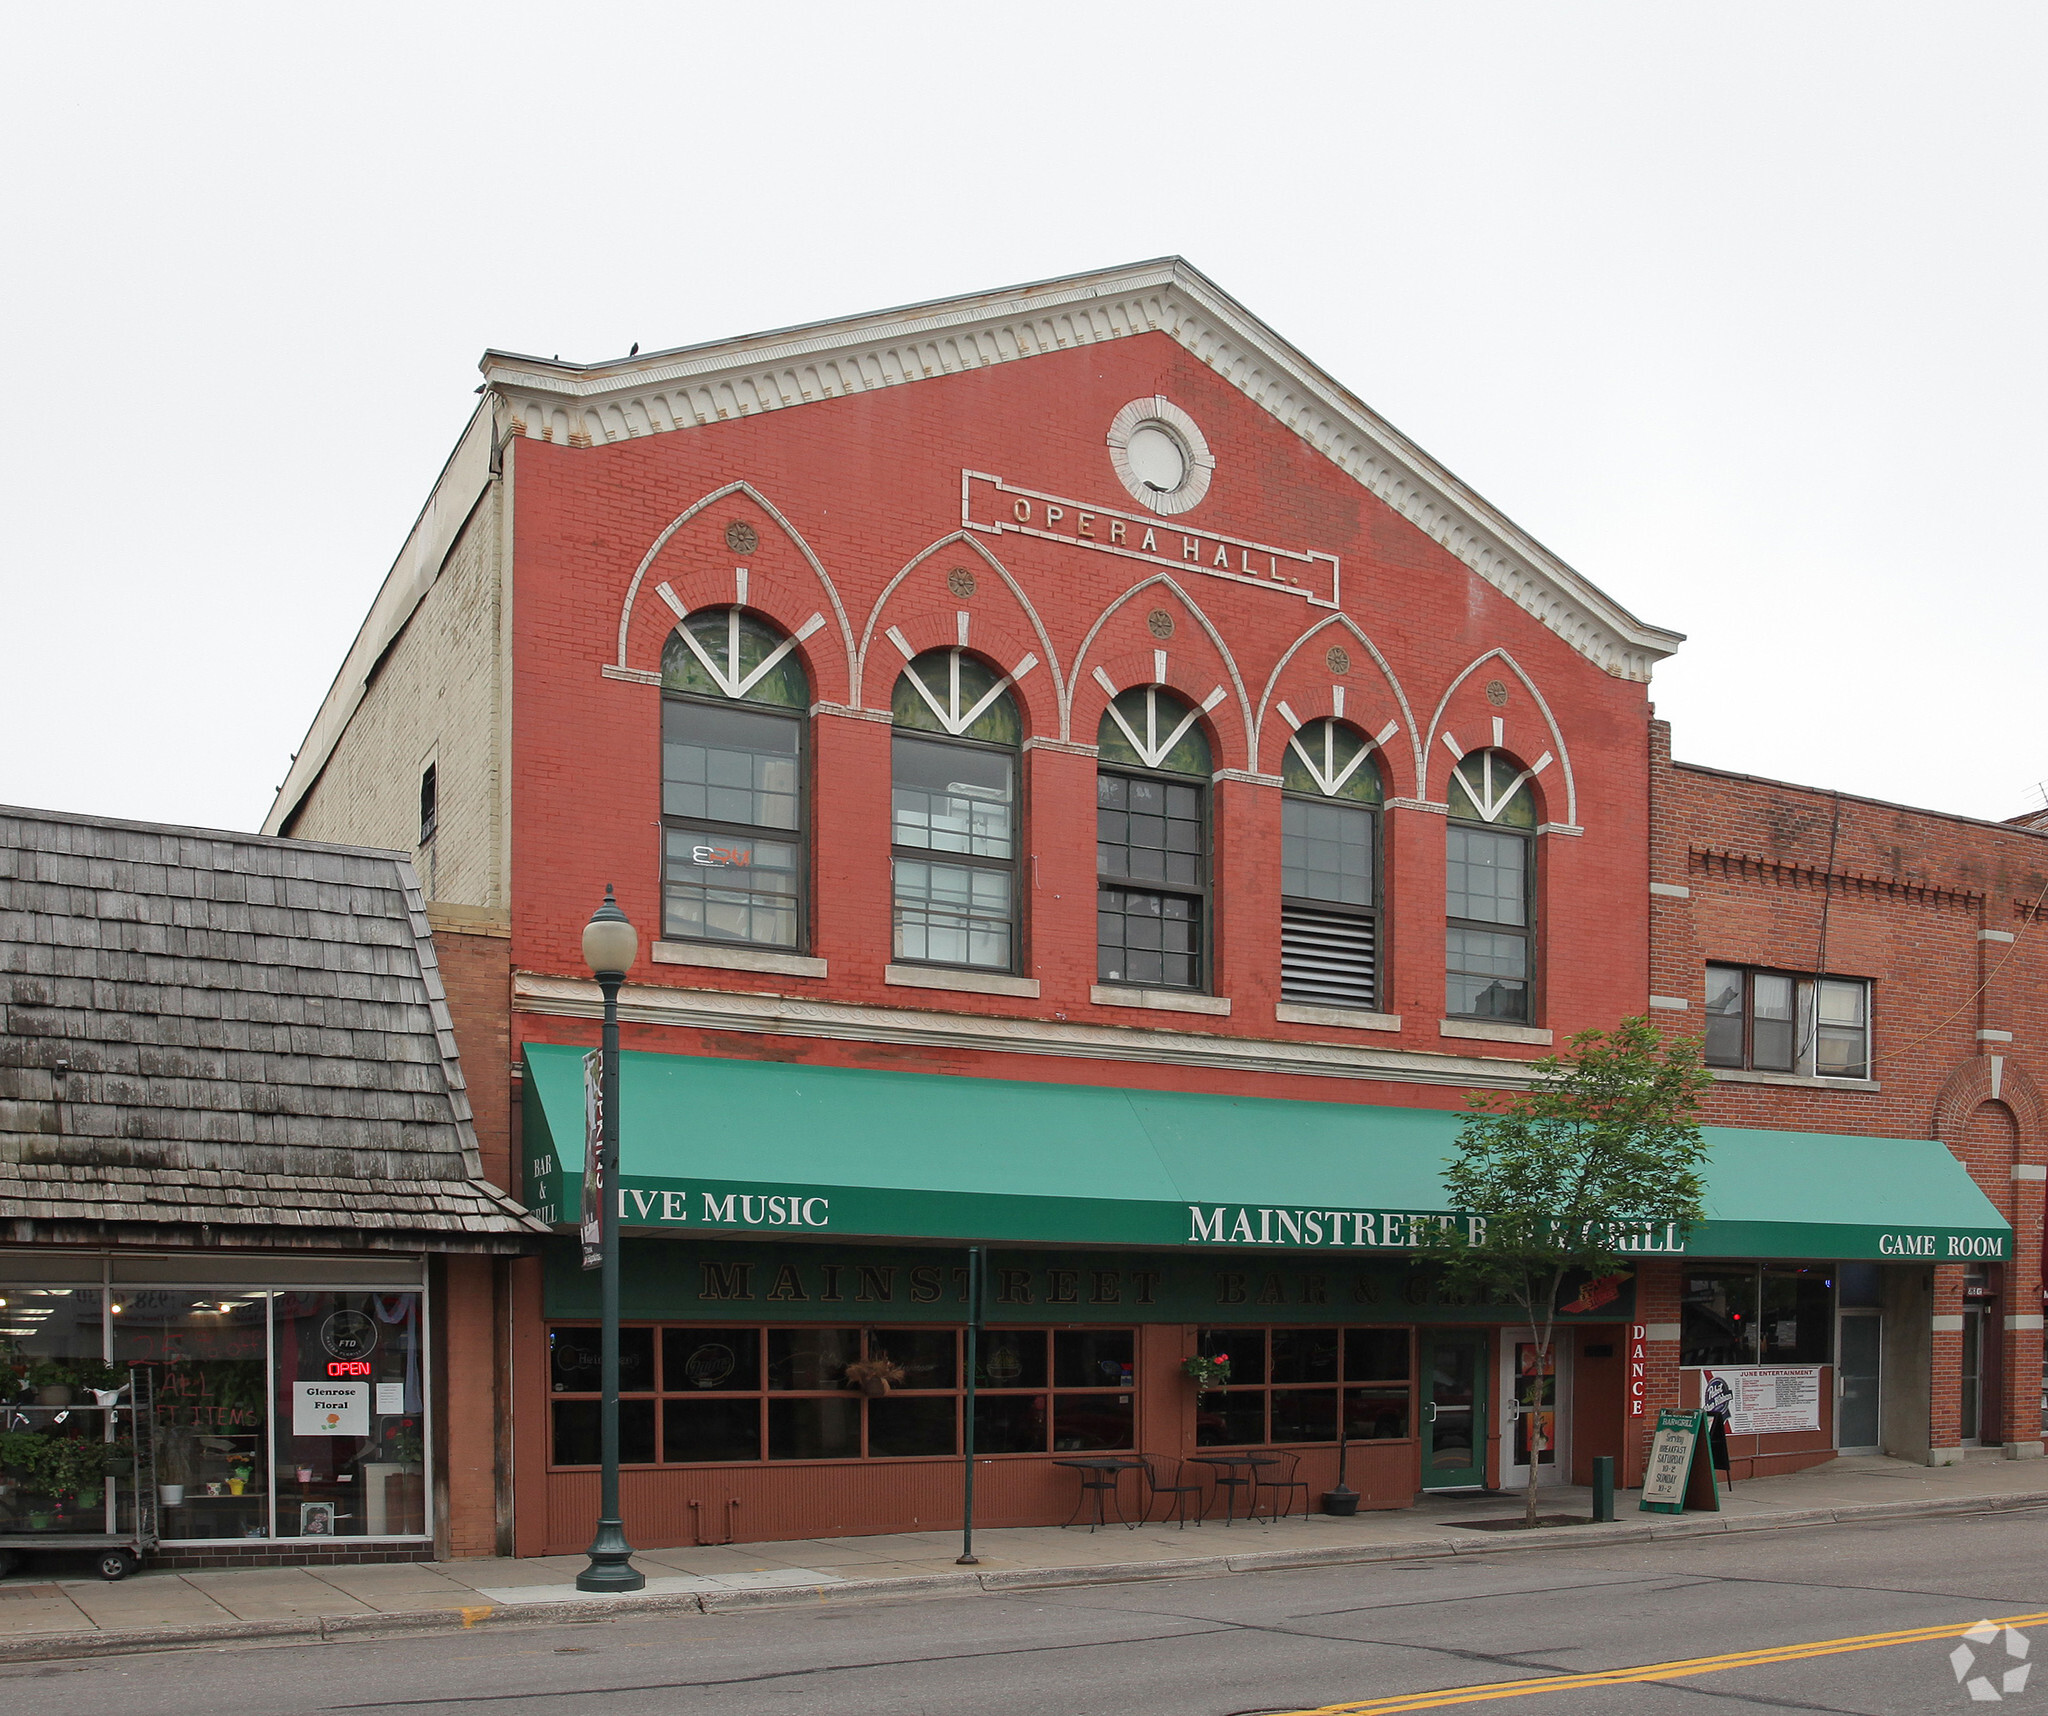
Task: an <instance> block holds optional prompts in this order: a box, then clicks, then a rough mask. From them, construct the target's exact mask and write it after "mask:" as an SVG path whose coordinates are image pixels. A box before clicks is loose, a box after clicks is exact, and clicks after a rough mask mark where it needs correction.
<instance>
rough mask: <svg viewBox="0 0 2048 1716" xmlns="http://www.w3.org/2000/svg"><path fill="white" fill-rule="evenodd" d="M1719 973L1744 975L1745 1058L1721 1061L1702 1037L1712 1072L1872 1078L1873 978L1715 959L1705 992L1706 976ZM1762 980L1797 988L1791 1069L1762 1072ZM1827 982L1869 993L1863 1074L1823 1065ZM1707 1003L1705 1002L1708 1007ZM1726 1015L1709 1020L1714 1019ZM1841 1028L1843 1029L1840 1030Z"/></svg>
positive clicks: (1865, 1010)
mask: <svg viewBox="0 0 2048 1716" xmlns="http://www.w3.org/2000/svg"><path fill="white" fill-rule="evenodd" d="M1713 971H1735V972H1739V973H1741V976H1742V1011H1741V1019H1742V1055H1741V1058H1740V1059H1739V1060H1729V1059H1727V1058H1726V1057H1723V1058H1722V1059H1719V1060H1716V1059H1714V1058H1712V1056H1711V1055H1710V1054H1708V1053H1707V1052H1706V1051H1705V1049H1704V1043H1705V1041H1706V1036H1707V1034H1706V1033H1705V1032H1703V1033H1702V1045H1703V1046H1702V1055H1701V1058H1702V1059H1703V1060H1704V1061H1705V1063H1706V1065H1708V1066H1709V1067H1718V1068H1721V1069H1722V1070H1723V1071H1728V1072H1769V1073H1782V1074H1784V1075H1786V1076H1788V1077H1793V1078H1818V1079H1834V1080H1839V1081H1844V1082H1848V1081H1860V1080H1864V1079H1868V1078H1869V1077H1870V1069H1871V1066H1872V1063H1873V1061H1874V1060H1875V1051H1874V1047H1873V1041H1874V1038H1875V1036H1876V1027H1877V1020H1876V1007H1875V1001H1876V985H1875V984H1874V983H1873V982H1872V981H1871V979H1869V978H1868V977H1851V976H1845V975H1842V974H1840V973H1836V972H1824V973H1821V972H1812V971H1793V970H1789V969H1787V968H1786V967H1784V966H1779V965H1743V964H1740V963H1738V962H1737V961H1735V960H1732V959H1710V960H1708V961H1706V963H1705V967H1704V970H1703V972H1702V989H1703V990H1704V986H1705V973H1706V972H1713ZM1759 977H1782V978H1784V979H1785V980H1786V981H1787V982H1789V983H1790V984H1791V985H1792V1019H1791V1025H1792V1064H1791V1065H1790V1066H1787V1067H1759V1066H1758V1065H1757V1064H1756V979H1757V978H1759ZM1823 983H1852V984H1857V985H1860V986H1861V988H1862V990H1863V1063H1862V1068H1861V1070H1860V1071H1858V1072H1853V1073H1826V1072H1821V1071H1820V1070H1819V1066H1820V1034H1821V1031H1822V1029H1823V1028H1824V1027H1823V1023H1822V1020H1821V1017H1820V997H1821V985H1822V984H1823ZM1703 1004H1704V1003H1703ZM1720 1017H1725V1015H1721V1014H1714V1015H1708V1019H1709V1024H1711V1021H1712V1019H1714V1018H1720ZM1835 1028H1836V1029H1840V1028H1841V1027H1839V1026H1838V1027H1835Z"/></svg>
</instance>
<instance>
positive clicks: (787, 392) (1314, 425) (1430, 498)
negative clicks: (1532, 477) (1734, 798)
mask: <svg viewBox="0 0 2048 1716" xmlns="http://www.w3.org/2000/svg"><path fill="white" fill-rule="evenodd" d="M1154 332H1156V333H1163V334H1166V335H1168V336H1169V337H1171V338H1172V339H1174V340H1176V341H1178V342H1179V343H1180V344H1181V345H1182V346H1184V347H1185V348H1186V349H1187V350H1188V351H1189V352H1191V353H1192V354H1193V355H1194V356H1195V357H1197V358H1199V359H1200V360H1201V361H1202V362H1203V363H1205V364H1207V365H1208V366H1209V367H1210V368H1211V369H1213V370H1215V371H1216V372H1217V373H1218V374H1219V375H1221V376H1222V377H1223V378H1224V379H1225V380H1227V381H1229V382H1230V383H1231V384H1232V385H1233V386H1235V387H1236V388H1238V389H1239V390H1240V391H1241V392H1242V393H1244V395H1245V396H1246V397H1247V398H1249V399H1251V400H1253V401H1254V402H1255V403H1257V404H1258V405H1259V406H1260V407H1262V408H1263V409H1264V410H1266V411H1267V412H1269V413H1270V414H1271V415H1272V416H1273V417H1275V418H1277V419H1278V420H1279V421H1280V422H1281V423H1283V424H1285V425H1286V426H1287V427H1288V428H1289V429H1291V430H1292V431H1293V432H1294V433H1295V434H1297V435H1299V436H1300V437H1301V438H1302V439H1303V440H1304V441H1306V442H1308V444H1309V445H1310V446H1312V447H1314V448H1315V449H1316V450H1317V451H1318V452H1320V453H1322V454H1323V455H1324V457H1326V458H1328V459H1329V460H1330V461H1331V462H1332V463H1334V464H1336V465H1338V466H1339V467H1340V468H1342V469H1343V470H1344V471H1345V472H1347V473H1348V474H1349V475H1350V476H1351V477H1353V478H1354V479H1355V480H1356V481H1357V482H1359V483H1360V484H1361V485H1363V486H1364V487H1365V488H1366V489H1368V490H1369V491H1371V493H1373V494H1374V495H1376V496H1377V497H1378V498H1379V499H1380V500H1381V501H1383V502H1385V503H1386V505H1388V506H1389V507H1391V508H1393V510H1394V511H1396V512H1398V513H1399V514H1400V515H1401V516H1402V517H1403V518H1406V519H1407V520H1408V521H1409V522H1410V523H1411V524H1413V525H1415V526H1416V527H1417V528H1418V529H1419V530H1421V531H1423V532H1424V533H1425V534H1426V535H1428V536H1430V537H1431V538H1432V539H1434V540H1435V541H1436V542H1438V543H1440V544H1441V545H1442V546H1443V547H1444V548H1445V549H1446V550H1448V551H1449V552H1450V553H1451V554H1453V555H1455V556H1456V557H1457V558H1458V559H1459V560H1460V561H1462V562H1463V563H1464V564H1465V565H1466V566H1467V567H1469V568H1470V569H1471V570H1472V571H1473V572H1475V573H1477V574H1478V575H1479V576H1480V577H1482V578H1484V579H1485V580H1486V581H1487V582H1488V583H1489V584H1491V585H1493V586H1494V588H1496V589H1497V590H1499V591H1501V592H1502V593H1503V594H1504V595H1506V596H1507V597H1509V598H1510V599H1511V600H1512V601H1514V602H1516V603H1517V604H1518V605H1520V606H1521V607H1523V608H1525V609H1526V610H1527V611H1528V612H1530V613H1531V614H1533V615H1535V616H1536V618H1537V619H1539V620H1540V621H1542V623H1543V624H1544V625H1546V626H1548V627H1549V628H1550V629H1551V630H1552V631H1554V632H1556V633H1557V634H1558V635H1559V636H1560V637H1562V638H1564V639H1565V641H1566V642H1567V643H1569V644H1571V646H1572V647H1573V648H1574V649H1576V650H1578V651H1579V652H1580V653H1581V654H1583V655H1584V656H1586V657H1587V658H1588V659H1589V660H1591V661H1593V662H1595V663H1596V664H1598V665H1599V666H1600V667H1601V668H1602V669H1604V670H1605V671H1606V672H1608V673H1611V674H1614V675H1615V676H1616V677H1618V678H1622V679H1634V680H1647V679H1648V678H1649V677H1650V670H1651V668H1652V667H1653V666H1654V664H1655V663H1656V662H1657V661H1659V660H1660V659H1661V658H1663V657H1664V656H1667V655H1669V654H1670V653H1671V652H1672V651H1673V650H1675V649H1676V648H1677V647H1678V645H1679V643H1680V642H1681V641H1682V639H1681V634H1679V633H1677V632H1672V631H1666V630H1664V629H1663V628H1662V627H1659V626H1650V625H1646V624H1644V623H1643V622H1642V621H1641V620H1638V619H1637V618H1636V617H1635V616H1634V615H1633V614H1631V613H1629V612H1628V611H1627V609H1625V608H1623V607H1622V606H1621V605H1620V604H1619V603H1617V602H1615V601H1613V600H1612V599H1611V598H1609V597H1608V596H1607V595H1606V594H1604V593H1603V592H1602V591H1600V590H1599V589H1597V588H1596V587H1595V586H1594V585H1592V584H1591V583H1589V582H1588V581H1587V580H1586V579H1585V578H1583V577H1581V576H1580V575H1579V573H1577V572H1575V571H1574V570H1573V569H1572V568H1571V567H1570V566H1568V565H1566V564H1565V563H1564V562H1563V561H1562V560H1560V559H1558V557H1557V556H1556V555H1554V554H1552V553H1551V552H1550V550H1549V549H1547V548H1545V547H1544V546H1543V545H1542V544H1541V543H1540V542H1538V541H1536V539H1535V538H1534V537H1532V536H1530V535H1529V534H1528V533H1527V532H1525V531H1523V530H1522V529H1521V528H1520V527H1518V526H1517V525H1516V524H1514V523H1513V521H1511V520H1510V519H1508V518H1507V517H1506V516H1505V515H1503V514H1502V513H1501V512H1499V511H1498V510H1497V509H1496V508H1494V507H1493V506H1492V505H1491V504H1490V503H1488V502H1487V501H1486V500H1485V499H1484V498H1482V497H1481V496H1480V495H1478V494H1477V493H1476V492H1474V491H1473V490H1472V489H1471V488H1470V487H1469V486H1468V485H1466V484H1465V483H1463V482H1461V481H1460V480H1459V479H1458V478H1457V477H1455V476H1453V475H1452V474H1451V473H1450V472H1449V471H1448V470H1446V469H1445V468H1444V467H1443V466H1442V465H1440V464H1438V463H1437V462H1436V461H1435V460H1434V459H1432V458H1431V457H1430V456H1429V455H1428V454H1427V453H1425V452H1423V451H1422V449H1421V448H1420V447H1418V446H1416V445H1415V444H1414V442H1412V441H1410V440H1409V439H1408V438H1407V437H1406V436H1405V435H1403V434H1401V433H1400V431H1399V430H1397V429H1395V428H1394V427H1393V426H1392V425H1391V424H1389V423H1388V422H1386V421H1385V419H1383V418H1381V417H1380V416H1379V415H1378V414H1377V413H1375V412H1374V411H1372V410H1371V409H1370V408H1368V407H1367V406H1366V405H1365V404H1364V402H1363V401H1361V400H1359V399H1358V398H1357V397H1356V396H1354V395H1353V394H1352V393H1350V392H1349V391H1348V390H1347V389H1346V388H1344V387H1343V386H1341V385H1340V384H1339V383H1338V382H1336V381H1335V380H1334V379H1332V378H1331V377H1330V376H1328V375H1326V374H1324V372H1323V371H1322V370H1320V369H1318V368H1317V367H1316V366H1315V365H1314V364H1313V363H1311V362H1310V361H1309V360H1308V359H1307V358H1306V357H1304V356H1303V355H1302V354H1301V353H1300V352H1298V351H1296V350H1295V348H1294V347H1292V346H1291V345H1289V344H1288V343H1287V342H1286V341H1285V340H1283V339H1282V338H1281V337H1280V336H1279V335H1278V334H1276V333H1275V332H1274V331H1273V330H1272V329H1271V328H1269V327H1267V326H1266V325H1265V324H1264V323H1263V322H1261V321H1259V320H1258V318H1257V317H1255V316H1253V315H1252V314H1251V313H1250V312H1249V311H1247V310H1246V309H1245V308H1244V307H1243V306H1242V305H1240V304H1239V303H1237V302H1236V300H1235V299H1233V298H1231V297H1230V296H1229V295H1228V294H1227V293H1225V292H1224V291H1222V289H1221V288H1219V287H1218V286H1217V285H1216V284H1215V283H1214V282H1213V281H1211V280H1209V279H1208V278H1207V277H1206V276H1204V275H1203V274H1201V273H1200V272H1198V271H1197V270H1196V269H1194V268H1192V267H1190V266H1189V265H1188V264H1187V263H1185V262H1182V261H1181V260H1179V259H1178V258H1175V257H1168V258H1165V259H1163V260H1160V261H1155V262H1142V263H1137V264H1134V265H1131V266H1129V267H1124V268H1112V269H1104V270H1102V271H1101V272H1099V273H1095V274H1086V275H1076V276H1072V277H1070V278H1067V279H1063V280H1052V281H1045V282H1042V283H1040V284H1038V285H1033V286H1022V287H1011V288H1007V289H1004V290H1002V291H997V292H986V293H977V294H973V295H970V296H968V297H963V298H954V299H948V300H944V301H942V302H936V303H929V304H916V305H911V306H909V307H907V308H904V309H898V310H885V311H880V312H877V313H874V314H871V315H864V316H852V317H847V318H845V319H843V320H839V321H833V322H818V323H813V324H811V325H809V326H807V327H801V328H789V329H783V330H780V331H778V332H774V333H765V334H754V335H749V336H747V337H744V338H741V339H735V340H725V341H719V342H717V343H715V344H710V345H703V346H691V347H685V348H682V349H679V350H674V351H666V352H648V353H643V354H641V355H640V356H638V357H635V358H631V359H628V360H626V361H624V362H619V363H609V364H565V363H556V362H549V361H547V360H544V359H540V358H531V357H521V356H517V355H515V354H513V353H509V352H497V351H492V352H486V353H485V354H484V357H483V361H482V363H481V365H480V367H481V369H482V370H483V373H484V376H485V378H486V380H487V382H488V383H489V385H490V387H491V388H492V390H493V392H494V394H495V396H496V408H497V412H498V416H499V427H500V432H501V433H502V434H517V435H524V436H527V437H529V438H533V439H538V440H548V441H556V442H561V443H564V444H567V445H570V446H601V445H603V444H605V443H607V442H611V441H621V440H629V439H633V438H636V437H639V436H643V435H656V434H666V433H669V432H672V431H674V430H678V429H692V428H696V427H699V426H700V425H703V424H707V423H716V422H719V421H721V420H724V419H728V418H737V417H751V416H754V415H757V414H758V413H761V412H764V411H777V410H782V409H785V408H787V407H790V406H795V405H804V404H809V403H812V402H814V401H818V400H824V399H836V398H839V397H841V396H843V395H846V394H854V393H869V392H873V391H874V390H875V389H877V388H882V387H895V386H899V385H901V384H903V383H905V382H912V381H923V380H926V379H928V378H931V377H936V376H942V375H956V374H960V373H963V372H965V371H969V370H977V369H987V368H989V367H991V366H993V365H995V364H1000V363H1009V362H1014V361H1016V360H1017V359H1019V358H1029V357H1038V356H1041V355H1044V354H1046V353H1049V352H1056V351H1065V350H1070V349H1072V348H1075V347H1079V346H1086V345H1095V344H1099V343H1101V342H1103V341H1105V340H1114V339H1125V338H1128V337H1130V336H1132V335H1134V334H1142V333H1154Z"/></svg>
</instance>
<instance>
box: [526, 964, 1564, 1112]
mask: <svg viewBox="0 0 2048 1716" xmlns="http://www.w3.org/2000/svg"><path fill="white" fill-rule="evenodd" d="M512 1007H513V1011H515V1012H519V1013H535V1014H543V1015H552V1016H554V1017H556V1018H564V1019H599V1018H602V1017H603V1016H604V1000H603V996H602V994H601V993H600V991H599V989H598V987H597V985H596V984H595V983H593V982H592V981H591V980H590V979H589V978H587V977H547V976H543V975H541V974H539V973H537V972H529V971H521V972H515V973H514V974H513V978H512ZM619 1017H620V1018H621V1019H623V1020H624V1021H625V1022H626V1023H627V1024H631V1025H678V1026H687V1027H689V1028H691V1029H694V1030H700V1031H745V1032H749V1033H755V1034H763V1035H773V1036H779V1037H825V1038H830V1039H832V1040H834V1041H838V1042H859V1043H897V1044H909V1045H914V1046H916V1047H919V1048H949V1049H981V1050H984V1051H986V1052H988V1053H991V1054H1011V1055H1053V1056H1059V1057H1064V1058H1067V1059H1070V1060H1089V1061H1104V1060H1107V1061H1143V1062H1146V1063H1148V1064H1151V1065H1155V1066H1176V1067H1212V1068H1216V1069H1218V1070H1220V1071H1224V1072H1257V1073H1291V1074H1294V1075H1296V1076H1302V1075H1306V1076H1307V1077H1310V1078H1344V1079H1370V1080H1376V1081H1378V1082H1381V1083H1386V1084H1429V1085H1449V1086H1452V1087H1454V1088H1456V1089H1461V1090H1527V1089H1528V1088H1529V1087H1530V1085H1531V1084H1533V1083H1534V1082H1535V1079H1534V1077H1533V1075H1532V1074H1531V1072H1530V1070H1529V1063H1528V1062H1527V1061H1515V1060H1507V1059H1500V1060H1495V1059H1491V1058H1482V1057H1479V1056H1472V1055H1447V1054H1431V1053H1427V1052H1417V1051H1410V1050H1402V1049H1378V1048H1363V1047H1354V1046H1352V1045H1350V1044H1343V1043H1294V1042H1275V1041H1269V1040H1260V1039H1256V1038H1247V1037H1225V1036H1218V1035H1214V1034H1211V1033H1208V1032H1202V1031H1161V1030H1155V1029H1147V1028H1145V1027H1142V1026H1132V1025H1077V1024H1072V1023H1067V1022H1061V1021H1054V1020H1046V1019H1004V1018H990V1017H987V1016H986V1015H982V1014H976V1013H946V1012H938V1011H933V1012H921V1011H917V1010H914V1009H912V1008H908V1007H871V1006H867V1005H864V1004H861V1003H857V1002H851V1001H807V1000H799V999H795V998H792V997H790V996H787V995H772V994H763V993H760V992H759V991H749V992H745V993H740V992H736V991H732V990H712V989H681V988H670V987H668V986H667V985H665V984H652V983H629V984H627V985H626V987H625V988H624V989H622V990H620V991H619Z"/></svg>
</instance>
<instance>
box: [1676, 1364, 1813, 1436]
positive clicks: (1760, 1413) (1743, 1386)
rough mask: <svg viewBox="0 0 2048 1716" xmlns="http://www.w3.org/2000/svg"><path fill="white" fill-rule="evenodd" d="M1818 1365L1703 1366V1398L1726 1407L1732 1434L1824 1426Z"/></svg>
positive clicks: (1715, 1408)
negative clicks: (1722, 1368) (1727, 1367)
mask: <svg viewBox="0 0 2048 1716" xmlns="http://www.w3.org/2000/svg"><path fill="white" fill-rule="evenodd" d="M1820 1379H1821V1367H1820V1366H1819V1365H1742V1366H1738V1367H1736V1368H1734V1369H1730V1370H1702V1371H1701V1372H1700V1404H1701V1405H1702V1406H1704V1407H1705V1408H1706V1409H1707V1410H1708V1411H1709V1412H1719V1411H1721V1410H1723V1409H1724V1408H1725V1410H1726V1412H1727V1416H1728V1432H1729V1434H1730V1435H1733V1436H1760V1435H1769V1434H1771V1433H1772V1432H1774V1431H1779V1430H1818V1429H1819V1428H1820Z"/></svg>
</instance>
